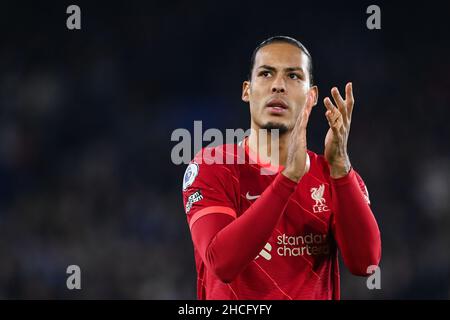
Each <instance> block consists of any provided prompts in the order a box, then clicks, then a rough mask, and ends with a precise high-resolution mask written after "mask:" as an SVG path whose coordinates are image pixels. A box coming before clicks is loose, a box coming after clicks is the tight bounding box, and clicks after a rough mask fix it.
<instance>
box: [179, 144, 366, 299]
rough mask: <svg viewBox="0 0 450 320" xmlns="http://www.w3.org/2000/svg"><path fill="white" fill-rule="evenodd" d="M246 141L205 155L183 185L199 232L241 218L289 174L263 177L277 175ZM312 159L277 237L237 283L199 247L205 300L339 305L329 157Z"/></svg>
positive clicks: (201, 292) (198, 158)
mask: <svg viewBox="0 0 450 320" xmlns="http://www.w3.org/2000/svg"><path fill="white" fill-rule="evenodd" d="M245 142H246V140H244V143H243V145H242V144H241V145H222V146H219V147H216V148H214V150H212V149H209V150H208V149H207V148H206V149H203V150H202V151H201V152H199V153H198V154H197V155H196V157H195V158H194V159H193V160H192V161H191V163H190V165H189V166H188V168H187V170H186V173H185V176H184V181H183V200H184V206H185V211H186V214H187V221H188V223H189V227H190V228H191V229H192V226H193V225H194V224H195V222H196V221H198V220H199V219H202V218H204V217H205V216H208V215H210V214H217V213H222V214H226V215H230V216H233V217H234V218H236V219H239V217H240V216H241V215H242V214H244V213H245V211H246V210H247V209H248V208H249V207H250V206H251V205H252V203H254V201H256V199H258V197H259V195H261V194H262V193H263V192H264V190H265V189H266V188H267V187H268V186H269V185H270V184H271V183H272V182H273V180H274V179H275V177H276V176H277V174H279V171H281V170H282V169H283V168H279V170H277V171H275V172H273V174H261V172H262V171H261V170H262V169H266V170H270V168H267V167H264V166H262V165H261V164H259V163H258V162H257V161H255V158H254V155H252V154H251V153H250V152H249V149H248V147H247V146H246V143H245ZM205 151H206V152H207V153H208V154H209V156H208V157H211V155H213V156H214V155H215V156H217V155H219V154H222V155H223V156H224V157H225V156H228V160H229V157H230V156H231V157H233V158H234V159H235V161H234V162H235V163H231V164H207V163H205V159H206V157H205ZM239 152H243V154H244V155H245V161H243V162H245V163H243V164H238V163H237V162H238V161H237V159H238V155H239ZM241 154H242V153H241ZM308 155H309V159H310V169H309V172H308V173H307V174H305V175H304V176H303V177H302V179H301V181H300V182H299V183H298V184H297V186H296V187H295V192H294V193H292V195H291V196H290V198H289V200H288V203H287V205H286V207H285V209H284V212H283V213H282V215H281V218H280V220H279V222H278V224H277V225H276V227H275V229H274V231H273V233H272V235H271V236H270V238H269V239H267V243H266V244H265V245H264V247H262V248H261V251H260V253H259V254H258V255H257V256H255V258H254V259H253V261H251V262H250V263H249V264H248V265H247V266H246V267H245V268H244V270H243V271H242V272H240V273H239V274H238V276H237V277H236V278H235V279H234V280H233V281H232V282H231V283H224V282H222V281H221V280H220V279H219V278H218V277H217V276H216V275H215V274H214V273H213V272H211V271H210V270H208V268H207V266H206V264H205V263H204V261H202V258H201V256H200V255H199V253H198V251H197V248H195V245H194V253H195V260H196V268H197V274H198V279H197V292H198V299H339V294H340V293H339V269H338V250H337V244H336V241H335V237H334V210H333V205H332V197H333V195H332V188H331V187H330V173H329V168H328V164H327V162H326V160H325V159H324V157H323V156H320V155H317V154H315V153H314V152H311V151H308ZM224 159H225V158H224ZM241 162H242V161H241ZM266 173H267V171H266ZM357 178H358V182H359V185H360V188H361V191H362V193H363V195H364V197H365V198H366V200H367V201H368V199H369V198H368V193H367V188H366V187H365V185H364V182H363V181H362V179H361V178H360V177H359V175H357ZM254 224H255V225H256V224H258V221H257V220H255V221H254ZM251 236H252V235H251V233H249V234H248V237H251ZM240 245H241V246H245V245H246V243H245V242H243V243H241V244H240ZM234 250H236V251H238V250H240V248H239V247H236V248H234ZM227 254H232V252H229V253H227Z"/></svg>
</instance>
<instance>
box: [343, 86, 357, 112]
mask: <svg viewBox="0 0 450 320" xmlns="http://www.w3.org/2000/svg"><path fill="white" fill-rule="evenodd" d="M345 102H347V119H348V120H350V119H351V118H352V112H353V105H354V104H355V99H354V98H353V83H351V82H349V83H347V85H346V86H345Z"/></svg>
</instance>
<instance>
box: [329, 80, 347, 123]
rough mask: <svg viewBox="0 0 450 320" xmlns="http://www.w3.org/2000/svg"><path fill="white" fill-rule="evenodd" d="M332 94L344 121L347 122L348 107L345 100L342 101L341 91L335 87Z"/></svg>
mask: <svg viewBox="0 0 450 320" xmlns="http://www.w3.org/2000/svg"><path fill="white" fill-rule="evenodd" d="M331 94H332V96H333V99H334V101H335V102H336V105H337V106H338V109H339V111H340V112H341V113H342V116H343V118H344V120H347V106H346V103H345V101H344V99H342V96H341V94H340V93H339V89H338V88H336V87H334V88H333V89H331Z"/></svg>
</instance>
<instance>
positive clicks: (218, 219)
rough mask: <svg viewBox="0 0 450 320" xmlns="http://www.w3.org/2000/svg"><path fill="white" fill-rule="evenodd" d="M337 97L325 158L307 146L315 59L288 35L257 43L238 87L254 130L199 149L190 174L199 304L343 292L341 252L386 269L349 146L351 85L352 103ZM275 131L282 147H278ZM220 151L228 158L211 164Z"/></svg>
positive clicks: (348, 259)
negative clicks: (236, 139) (274, 142)
mask: <svg viewBox="0 0 450 320" xmlns="http://www.w3.org/2000/svg"><path fill="white" fill-rule="evenodd" d="M331 96H332V97H333V101H332V100H331V99H330V98H328V97H326V98H325V99H324V105H325V109H324V111H325V116H326V119H327V120H328V124H329V126H330V129H329V130H328V133H327V135H326V137H325V148H324V155H317V154H315V153H314V152H311V151H309V150H307V146H306V131H307V125H308V117H309V115H310V113H311V110H312V108H313V106H315V105H316V104H317V100H318V88H317V86H314V85H313V78H312V61H311V55H310V54H309V52H308V50H307V49H306V48H305V47H304V46H303V45H302V44H301V43H300V42H299V41H297V40H295V39H293V38H290V37H284V36H277V37H272V38H269V39H267V40H265V41H263V42H262V43H261V44H260V45H259V46H258V47H257V48H256V49H255V51H254V53H253V56H252V60H251V66H250V74H249V78H248V81H244V83H243V90H242V100H243V101H245V102H248V103H249V105H250V115H251V129H252V130H251V133H250V135H249V136H248V137H246V138H245V139H244V140H243V141H241V142H240V143H239V144H233V145H231V146H230V145H221V146H218V147H215V148H211V147H209V148H204V149H202V150H201V151H200V152H199V153H198V154H197V155H196V156H195V157H194V159H193V160H192V161H191V163H190V164H189V165H188V167H187V169H186V173H185V175H184V179H183V200H184V205H185V209H186V214H187V220H188V224H189V228H190V231H191V235H192V241H193V245H194V254H195V261H196V268H197V274H198V279H197V296H198V299H339V296H340V291H339V269H338V250H339V252H340V254H341V255H342V258H343V261H344V263H345V265H346V267H347V268H348V269H349V270H350V272H352V273H353V274H355V275H360V276H367V275H368V267H369V266H376V265H378V263H379V261H380V257H381V240H380V232H379V229H378V225H377V222H376V220H375V218H374V215H373V213H372V211H371V209H370V201H369V195H368V192H367V188H366V186H365V184H364V182H363V180H362V179H361V177H360V176H359V175H358V173H357V172H356V171H355V170H354V169H353V168H352V166H351V163H350V159H349V156H348V153H347V140H348V136H349V131H350V123H351V117H352V110H353V105H354V99H353V90H352V84H351V83H347V85H346V87H345V98H344V97H343V96H341V94H340V92H339V91H338V89H337V88H332V90H331ZM262 129H266V130H268V136H267V139H265V138H260V136H259V134H258V133H259V131H260V130H262ZM273 129H278V133H279V140H278V141H279V145H278V146H279V148H278V152H274V150H271V144H270V138H271V134H274V131H273V132H272V131H271V130H273ZM240 152H241V153H240ZM239 154H244V157H245V159H244V160H245V163H244V164H242V161H241V162H239V161H238V160H239V159H240V158H239ZM230 156H231V157H234V160H235V161H232V162H233V163H229V162H230V161H226V159H225V158H226V157H230ZM221 157H222V158H223V161H222V162H224V163H220V161H215V162H214V163H211V162H212V161H211V160H214V159H215V160H217V159H218V158H221ZM263 169H264V170H265V172H266V173H264V174H263V172H264V170H263ZM267 172H269V173H272V174H267Z"/></svg>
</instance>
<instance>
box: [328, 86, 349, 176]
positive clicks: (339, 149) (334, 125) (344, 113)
mask: <svg viewBox="0 0 450 320" xmlns="http://www.w3.org/2000/svg"><path fill="white" fill-rule="evenodd" d="M331 95H332V96H333V100H334V102H335V104H333V102H331V100H330V98H328V97H326V98H325V99H324V100H323V102H324V105H325V108H326V109H327V111H326V112H325V116H326V118H327V120H328V124H329V125H330V129H328V132H327V135H326V137H325V152H324V155H325V159H326V160H327V161H328V164H329V165H330V175H331V177H332V178H335V179H337V178H341V177H344V176H345V175H347V174H348V173H349V171H350V169H351V164H350V159H349V157H348V153H347V141H348V135H349V133H350V123H351V119H352V111H353V104H354V99H353V88H352V83H351V82H349V83H347V85H346V86H345V100H344V99H343V98H342V97H341V94H340V93H339V90H338V89H337V88H336V87H334V88H332V89H331Z"/></svg>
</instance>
